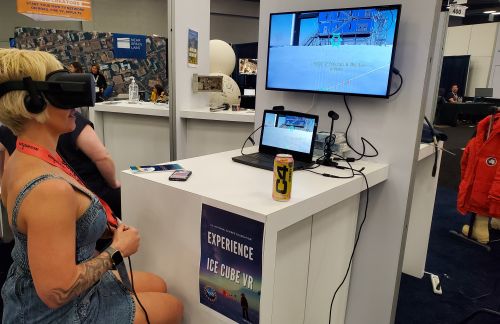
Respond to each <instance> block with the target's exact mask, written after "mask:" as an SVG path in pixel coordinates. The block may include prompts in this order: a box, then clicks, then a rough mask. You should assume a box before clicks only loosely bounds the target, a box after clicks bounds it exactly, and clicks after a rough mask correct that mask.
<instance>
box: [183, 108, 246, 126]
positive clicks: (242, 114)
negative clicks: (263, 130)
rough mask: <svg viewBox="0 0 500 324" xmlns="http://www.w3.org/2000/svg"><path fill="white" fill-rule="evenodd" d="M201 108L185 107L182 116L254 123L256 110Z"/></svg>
mask: <svg viewBox="0 0 500 324" xmlns="http://www.w3.org/2000/svg"><path fill="white" fill-rule="evenodd" d="M205 109H206V110H201V109H197V110H195V109H183V110H181V111H180V114H179V115H180V117H181V118H186V119H204V120H219V121H228V122H240V123H252V124H253V123H254V122H255V111H248V110H246V111H230V110H222V111H217V112H210V111H209V108H208V107H206V108H205Z"/></svg>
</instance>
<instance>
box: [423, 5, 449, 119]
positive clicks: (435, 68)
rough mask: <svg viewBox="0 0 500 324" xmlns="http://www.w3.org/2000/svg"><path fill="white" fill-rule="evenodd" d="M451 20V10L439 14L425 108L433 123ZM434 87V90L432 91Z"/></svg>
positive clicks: (426, 114)
mask: <svg viewBox="0 0 500 324" xmlns="http://www.w3.org/2000/svg"><path fill="white" fill-rule="evenodd" d="M448 21H449V11H443V12H441V13H440V14H439V25H438V29H437V33H436V44H435V46H434V53H433V55H432V62H431V76H430V79H429V95H428V96H427V103H426V108H425V116H426V117H427V118H428V119H429V121H430V122H431V123H433V122H434V115H435V113H436V102H437V97H438V92H439V82H440V80H441V69H442V66H443V54H444V46H445V42H446V30H447V27H448ZM432 89H434V92H432Z"/></svg>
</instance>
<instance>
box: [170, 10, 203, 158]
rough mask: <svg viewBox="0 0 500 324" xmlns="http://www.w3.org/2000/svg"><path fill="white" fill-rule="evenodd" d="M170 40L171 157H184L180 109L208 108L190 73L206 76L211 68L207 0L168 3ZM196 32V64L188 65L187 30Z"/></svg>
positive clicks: (183, 121)
mask: <svg viewBox="0 0 500 324" xmlns="http://www.w3.org/2000/svg"><path fill="white" fill-rule="evenodd" d="M171 6H172V9H171V15H170V23H171V26H172V32H171V35H169V36H170V37H169V39H171V42H172V43H173V44H174V46H173V54H172V57H171V60H172V64H171V68H170V70H169V72H170V75H169V76H170V80H173V82H170V93H171V96H170V118H171V119H172V121H171V130H172V132H174V134H175V145H172V150H171V154H170V157H171V159H172V160H176V159H181V158H183V157H185V156H186V152H185V149H186V138H187V129H186V128H187V127H186V121H185V120H182V119H181V118H180V114H179V111H181V110H190V109H198V108H203V107H205V108H206V107H208V95H207V94H206V93H194V92H193V87H192V81H193V74H195V73H196V74H198V75H208V74H209V70H210V67H209V66H210V60H209V46H208V44H209V40H210V0H183V1H172V2H171ZM189 29H191V30H194V31H197V32H198V65H196V66H194V67H192V66H188V61H187V60H188V31H189Z"/></svg>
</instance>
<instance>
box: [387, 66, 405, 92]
mask: <svg viewBox="0 0 500 324" xmlns="http://www.w3.org/2000/svg"><path fill="white" fill-rule="evenodd" d="M392 73H394V74H396V75H397V76H398V77H399V79H400V80H401V82H400V83H399V87H398V88H397V89H396V91H394V92H393V93H391V94H389V97H392V96H394V95H395V94H396V93H398V92H399V90H401V87H403V76H402V75H401V72H399V70H398V69H396V68H395V67H393V68H392Z"/></svg>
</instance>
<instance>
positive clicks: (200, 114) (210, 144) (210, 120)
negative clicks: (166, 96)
mask: <svg viewBox="0 0 500 324" xmlns="http://www.w3.org/2000/svg"><path fill="white" fill-rule="evenodd" d="M179 115H180V117H181V122H182V123H184V125H183V126H184V128H183V129H185V131H186V137H185V138H186V141H185V142H186V144H185V150H184V152H185V156H186V157H194V156H202V155H206V154H212V153H218V152H224V151H228V150H233V149H236V148H239V147H241V145H242V144H243V141H244V140H245V139H246V138H247V136H248V135H250V133H251V132H252V131H253V129H254V122H255V112H254V111H253V110H250V111H248V110H245V111H217V112H210V110H209V108H208V107H206V108H204V109H183V110H180V112H179ZM250 145H251V144H250Z"/></svg>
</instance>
